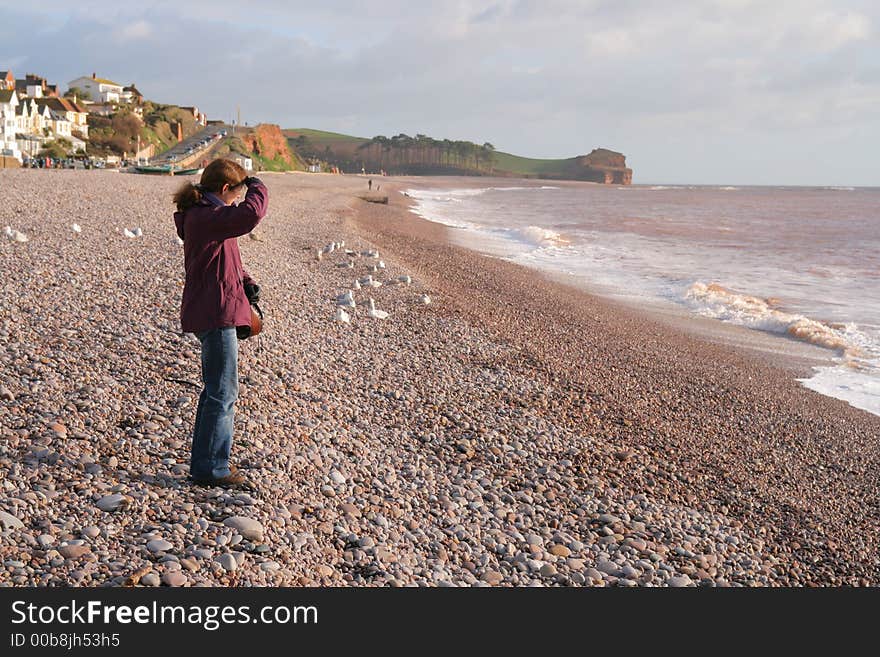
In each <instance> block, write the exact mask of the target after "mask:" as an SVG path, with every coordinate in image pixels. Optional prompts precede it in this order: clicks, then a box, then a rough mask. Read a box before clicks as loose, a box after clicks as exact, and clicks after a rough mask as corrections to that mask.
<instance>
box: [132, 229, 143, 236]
mask: <svg viewBox="0 0 880 657" xmlns="http://www.w3.org/2000/svg"><path fill="white" fill-rule="evenodd" d="M143 234H144V231H142V230H141V229H140V228H135V229H134V236H135V237H140V236H141V235H143Z"/></svg>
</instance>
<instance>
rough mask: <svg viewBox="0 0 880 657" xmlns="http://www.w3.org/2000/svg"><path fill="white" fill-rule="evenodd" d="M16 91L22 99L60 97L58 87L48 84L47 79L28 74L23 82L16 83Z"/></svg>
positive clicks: (17, 81)
mask: <svg viewBox="0 0 880 657" xmlns="http://www.w3.org/2000/svg"><path fill="white" fill-rule="evenodd" d="M15 90H16V92H17V93H18V95H19V97H21V98H45V97H48V96H57V95H58V86H57V85H54V84H48V83H47V82H46V78H44V77H41V76H39V75H35V74H34V73H27V74H25V76H24V79H23V80H16V81H15Z"/></svg>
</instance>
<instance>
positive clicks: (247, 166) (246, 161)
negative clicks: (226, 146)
mask: <svg viewBox="0 0 880 657" xmlns="http://www.w3.org/2000/svg"><path fill="white" fill-rule="evenodd" d="M226 158H227V159H229V160H232V161H233V162H237V163H238V164H240V165H241V168H242V169H244V170H245V171H252V170H253V168H254V161H253V160H252V159H251V158H249V157H248V156H247V155H242V154H241V153H235V152H232V153H230V154H229V155H227V156H226Z"/></svg>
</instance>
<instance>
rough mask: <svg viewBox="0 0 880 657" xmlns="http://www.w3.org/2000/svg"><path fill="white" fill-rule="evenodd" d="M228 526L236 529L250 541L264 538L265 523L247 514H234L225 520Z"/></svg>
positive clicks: (224, 522)
mask: <svg viewBox="0 0 880 657" xmlns="http://www.w3.org/2000/svg"><path fill="white" fill-rule="evenodd" d="M223 524H224V525H226V526H227V527H231V528H232V529H235V530H236V531H237V532H238V533H240V534H241V535H242V536H243V537H244V538H246V539H248V540H250V541H262V540H263V525H261V524H260V523H259V522H258V521H257V520H254V519H253V518H248V517H246V516H232V517H231V518H227V519H226V520H224V521H223Z"/></svg>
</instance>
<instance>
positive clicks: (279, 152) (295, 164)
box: [218, 123, 305, 171]
mask: <svg viewBox="0 0 880 657" xmlns="http://www.w3.org/2000/svg"><path fill="white" fill-rule="evenodd" d="M235 132H236V135H235V136H234V137H233V136H230V137H229V138H227V140H226V143H225V144H224V145H223V146H222V147H221V148H220V149H219V150H218V154H219V155H220V156H221V157H222V156H223V155H225V154H226V153H228V152H230V151H232V152H236V153H242V154H243V155H247V156H248V157H251V158H252V159H253V160H254V164H255V168H256V169H258V170H261V171H296V170H300V171H301V170H303V169H305V166H304V165H303V163H302V160H301V159H300V158H299V156H298V155H297V153H296V152H294V151H293V150H292V149H291V147H290V144H289V143H288V141H287V138H286V137H285V136H284V135H283V134H282V133H281V128H279V127H278V126H277V125H273V124H271V123H261V124H259V125H258V126H256V127H254V128H241V127H238V128H236V130H235Z"/></svg>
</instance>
